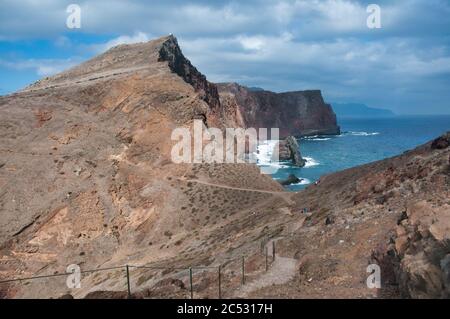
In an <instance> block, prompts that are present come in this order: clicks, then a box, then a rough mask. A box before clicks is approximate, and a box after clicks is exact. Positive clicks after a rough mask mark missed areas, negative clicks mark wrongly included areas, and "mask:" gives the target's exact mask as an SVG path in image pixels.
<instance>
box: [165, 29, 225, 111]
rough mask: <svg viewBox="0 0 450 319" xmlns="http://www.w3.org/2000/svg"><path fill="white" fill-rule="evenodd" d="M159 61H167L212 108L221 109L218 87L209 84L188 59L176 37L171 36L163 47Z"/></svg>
mask: <svg viewBox="0 0 450 319" xmlns="http://www.w3.org/2000/svg"><path fill="white" fill-rule="evenodd" d="M158 60H159V61H167V62H168V63H169V67H170V69H171V70H172V71H173V72H174V73H176V74H178V75H179V76H180V77H181V78H183V80H185V81H186V82H187V83H189V84H191V85H192V86H193V87H194V89H195V90H196V91H197V92H199V94H200V97H201V98H202V99H203V100H204V101H205V102H206V103H208V105H209V106H210V107H211V108H213V109H218V108H219V106H220V101H219V94H218V91H217V87H216V85H215V84H213V83H210V82H208V81H207V80H206V77H205V76H204V75H203V74H202V73H200V72H199V71H198V70H197V68H195V67H194V66H193V65H192V64H191V62H190V61H189V60H188V59H186V57H185V56H184V55H183V53H182V52H181V49H180V47H179V45H178V42H177V39H176V38H175V37H174V36H169V37H168V38H167V40H166V41H165V42H164V43H163V44H162V45H161V49H160V50H159V59H158Z"/></svg>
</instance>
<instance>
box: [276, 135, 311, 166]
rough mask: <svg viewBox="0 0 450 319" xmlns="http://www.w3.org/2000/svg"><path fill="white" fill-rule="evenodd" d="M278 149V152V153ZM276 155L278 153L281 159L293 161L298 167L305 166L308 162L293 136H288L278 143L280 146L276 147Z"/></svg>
mask: <svg viewBox="0 0 450 319" xmlns="http://www.w3.org/2000/svg"><path fill="white" fill-rule="evenodd" d="M277 150H278V154H277V153H276V151H277ZM275 155H278V159H279V160H280V161H291V162H292V164H293V165H294V166H297V167H303V166H305V164H306V160H305V159H303V158H302V155H301V153H300V146H299V145H298V142H297V139H296V138H295V137H293V136H288V137H287V138H286V139H284V140H282V141H280V142H279V143H278V148H277V147H275ZM275 157H276V156H275Z"/></svg>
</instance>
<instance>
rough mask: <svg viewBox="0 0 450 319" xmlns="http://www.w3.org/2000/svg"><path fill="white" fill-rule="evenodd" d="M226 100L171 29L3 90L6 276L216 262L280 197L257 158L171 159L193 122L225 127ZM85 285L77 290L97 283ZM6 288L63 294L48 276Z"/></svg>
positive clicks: (1, 269) (0, 208) (1, 250)
mask: <svg viewBox="0 0 450 319" xmlns="http://www.w3.org/2000/svg"><path fill="white" fill-rule="evenodd" d="M218 107H219V102H218V95H217V89H216V87H215V86H214V85H213V84H210V83H209V82H208V81H207V80H206V79H205V77H204V76H203V75H202V74H201V73H200V72H198V71H197V70H196V69H195V68H194V67H193V66H192V65H191V63H190V62H189V61H188V60H187V59H186V58H185V57H184V56H183V55H182V54H181V50H180V49H179V47H178V45H177V41H176V39H175V38H174V37H171V36H170V37H164V38H161V39H158V40H155V41H151V42H148V43H142V44H135V45H121V46H118V47H115V48H112V49H111V50H109V51H107V52H105V53H104V54H102V55H100V56H98V57H96V58H94V59H92V60H90V61H87V62H86V63H83V64H81V65H80V66H77V67H75V68H73V69H70V70H68V71H66V72H63V73H61V74H58V75H56V76H54V77H50V78H46V79H43V80H41V81H38V82H37V83H35V84H33V85H31V86H30V87H28V88H26V89H24V90H23V91H21V92H18V93H15V94H11V95H8V96H4V97H1V98H0V154H1V156H0V212H1V214H0V229H1V232H0V278H1V279H5V278H17V277H28V276H31V275H34V276H35V275H42V274H53V273H63V272H65V270H66V267H67V266H68V265H69V264H79V265H81V266H82V268H83V269H93V268H98V267H110V266H117V265H125V264H127V263H132V264H141V265H142V264H151V263H154V262H159V263H163V264H165V265H171V264H173V263H178V264H181V265H196V264H198V265H200V264H202V265H209V264H211V263H213V262H215V257H214V255H213V254H212V253H211V251H213V250H214V251H215V252H216V253H218V254H219V255H220V253H221V252H223V251H227V250H228V249H229V246H230V245H231V243H230V242H227V241H226V240H227V239H228V237H229V236H235V235H236V234H241V235H242V234H243V233H247V232H252V231H254V230H252V229H246V227H245V223H242V224H241V223H240V222H238V221H239V220H241V219H242V218H243V220H245V219H246V218H248V217H246V214H247V213H248V210H250V209H252V208H253V207H255V206H256V205H259V204H260V203H261V201H267V200H269V199H275V200H277V199H278V200H283V198H282V196H281V197H280V195H278V193H277V192H279V191H281V190H282V188H281V186H280V185H279V184H278V183H276V182H274V181H272V180H271V179H270V177H268V176H264V175H261V174H260V172H259V169H258V168H257V167H256V166H255V165H246V164H235V165H233V164H231V165H220V164H217V165H206V164H205V165H200V164H199V165H190V164H185V165H184V164H183V165H175V164H173V163H172V161H171V149H172V145H173V143H172V141H171V133H172V130H173V129H174V128H177V127H180V126H185V127H190V126H191V124H192V121H193V119H197V118H200V119H202V120H204V122H205V123H206V124H207V125H209V126H216V125H221V124H223V123H222V121H221V119H220V118H219V117H218V116H217V115H216V112H215V110H216V108H218ZM189 180H195V181H194V182H191V181H189ZM207 183H216V184H219V185H220V187H211V186H208V184H207ZM246 188H251V189H258V190H261V191H260V192H258V191H253V190H252V191H246V190H245V189H246ZM243 216H244V217H243ZM224 229H225V230H224ZM243 238H246V236H243V237H242V239H241V241H242V243H244V241H243ZM234 244H235V243H233V245H234ZM244 248H245V247H244ZM242 249H243V248H242ZM105 276H106V275H105ZM1 279H0V280H1ZM107 279H108V278H107V277H105V278H100V279H98V278H97V280H96V281H95V282H96V285H97V286H98V285H100V282H102V281H104V282H106V281H107ZM109 279H110V278H109ZM86 280H87V282H88V283H89V284H87V285H86V286H83V289H82V290H81V291H79V292H78V294H79V295H80V296H83V295H84V294H86V293H89V292H90V289H93V286H94V283H93V281H92V280H89V279H86ZM113 282H114V281H113ZM108 284H111V281H109V282H108ZM61 285H62V286H61ZM121 285H122V283H117V284H116V286H117V287H116V289H122V288H123V287H122V286H121ZM111 287H112V288H114V287H115V286H114V284H111V286H110V288H111ZM0 288H1V290H2V291H3V292H4V293H3V294H4V295H5V294H6V295H7V296H9V297H29V296H34V297H36V296H43V297H49V296H52V297H54V296H57V295H58V294H61V293H63V292H65V290H66V288H65V287H64V285H63V284H62V282H58V281H55V282H54V281H50V280H49V281H48V282H45V283H44V284H42V283H41V285H39V284H38V283H36V284H35V285H34V284H33V285H29V286H23V285H17V286H8V287H6V288H5V287H0ZM5 291H6V292H5Z"/></svg>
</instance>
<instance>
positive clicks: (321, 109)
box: [217, 83, 340, 137]
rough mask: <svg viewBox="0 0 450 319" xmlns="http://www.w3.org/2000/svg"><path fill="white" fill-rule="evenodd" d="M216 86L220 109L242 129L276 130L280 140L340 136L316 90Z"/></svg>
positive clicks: (227, 84)
mask: <svg viewBox="0 0 450 319" xmlns="http://www.w3.org/2000/svg"><path fill="white" fill-rule="evenodd" d="M217 86H218V88H219V95H220V100H221V103H222V107H223V108H224V109H225V110H227V112H228V113H233V112H234V113H236V114H237V116H236V118H237V123H239V124H240V125H242V126H244V127H255V128H260V127H265V128H271V127H278V128H279V129H280V136H281V137H287V136H289V135H293V136H296V137H299V136H307V135H316V134H323V135H333V134H340V128H339V126H338V125H337V121H336V115H335V114H334V112H333V110H332V108H331V106H330V105H329V104H326V103H325V102H324V100H323V98H322V95H321V92H320V91H318V90H314V91H296V92H286V93H274V92H270V91H261V90H258V91H252V90H249V89H248V88H246V87H244V86H241V85H238V84H236V83H221V84H218V85H217Z"/></svg>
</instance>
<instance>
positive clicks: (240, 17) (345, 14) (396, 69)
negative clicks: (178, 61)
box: [0, 0, 450, 114]
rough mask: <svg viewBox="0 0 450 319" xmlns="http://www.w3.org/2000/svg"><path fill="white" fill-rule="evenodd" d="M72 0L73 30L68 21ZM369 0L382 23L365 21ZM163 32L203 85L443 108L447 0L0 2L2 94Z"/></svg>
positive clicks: (449, 22)
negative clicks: (76, 18)
mask: <svg viewBox="0 0 450 319" xmlns="http://www.w3.org/2000/svg"><path fill="white" fill-rule="evenodd" d="M71 3H76V4H78V5H79V6H80V7H81V28H80V29H69V28H67V26H66V19H67V17H68V15H69V14H68V13H67V12H66V9H67V6H68V5H69V4H71ZM371 3H375V4H377V5H379V6H380V8H381V29H369V28H368V27H367V24H366V20H367V17H368V15H369V13H367V11H366V9H367V6H368V5H369V4H371ZM169 33H173V34H174V35H175V36H176V37H177V38H178V41H179V43H180V45H181V47H182V49H183V51H184V53H185V55H186V56H187V57H188V58H189V59H190V60H191V61H192V62H193V64H194V65H196V66H197V67H198V68H199V69H200V71H201V72H203V73H204V74H206V75H207V77H208V78H209V79H210V80H211V81H215V82H226V81H236V82H239V83H242V84H245V85H249V86H258V87H262V88H265V89H270V90H273V91H278V92H279V91H290V90H304V89H321V90H322V92H323V94H324V97H325V99H326V100H327V101H329V102H360V103H365V104H367V105H369V106H372V107H381V108H388V109H391V110H393V111H395V112H397V113H399V114H443V113H446V114H449V113H450V1H448V0H398V1H392V0H371V1H353V0H323V1H322V0H292V1H288V0H279V1H277V0H245V1H219V0H217V1H212V0H198V1H181V0H172V1H171V0H165V1H138V0H131V1H121V0H89V1H86V0H70V1H65V0H22V1H17V0H0V75H1V76H0V94H7V93H10V92H14V91H15V90H18V89H20V88H22V87H24V86H25V85H27V84H29V83H31V82H33V81H35V80H37V79H39V78H41V77H44V76H48V75H51V74H54V73H57V72H59V71H61V70H64V69H66V68H69V67H71V66H73V65H75V64H78V63H80V62H81V61H84V60H86V59H89V58H90V57H92V56H94V55H96V54H98V53H101V52H103V51H104V50H106V49H108V48H110V47H111V46H114V45H116V44H120V43H132V42H141V41H147V40H150V39H152V38H156V37H159V36H162V35H167V34H169Z"/></svg>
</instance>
